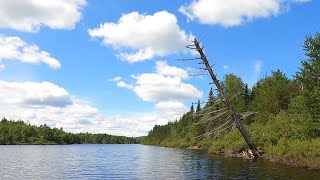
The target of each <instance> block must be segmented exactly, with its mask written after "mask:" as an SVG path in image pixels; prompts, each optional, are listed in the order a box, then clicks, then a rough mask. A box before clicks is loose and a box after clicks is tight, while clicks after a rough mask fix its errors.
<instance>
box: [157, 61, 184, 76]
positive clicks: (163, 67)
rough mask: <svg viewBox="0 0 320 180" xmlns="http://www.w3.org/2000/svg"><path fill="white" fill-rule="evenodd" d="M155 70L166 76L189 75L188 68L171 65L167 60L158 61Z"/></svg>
mask: <svg viewBox="0 0 320 180" xmlns="http://www.w3.org/2000/svg"><path fill="white" fill-rule="evenodd" d="M155 71H156V73H157V74H161V75H165V76H177V77H181V78H188V77H189V74H188V72H187V71H186V70H184V69H181V68H178V67H175V66H169V65H168V64H167V62H166V61H157V62H156V68H155Z"/></svg>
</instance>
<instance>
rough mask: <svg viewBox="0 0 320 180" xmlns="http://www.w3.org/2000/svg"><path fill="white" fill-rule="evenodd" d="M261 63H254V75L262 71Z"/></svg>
mask: <svg viewBox="0 0 320 180" xmlns="http://www.w3.org/2000/svg"><path fill="white" fill-rule="evenodd" d="M262 65H263V62H262V61H260V60H259V61H256V62H255V64H254V67H253V71H254V73H255V74H260V73H261V69H262Z"/></svg>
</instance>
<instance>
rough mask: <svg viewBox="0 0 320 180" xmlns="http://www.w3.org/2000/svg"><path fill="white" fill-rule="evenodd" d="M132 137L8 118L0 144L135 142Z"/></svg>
mask: <svg viewBox="0 0 320 180" xmlns="http://www.w3.org/2000/svg"><path fill="white" fill-rule="evenodd" d="M135 143H137V140H136V139H135V138H132V137H124V136H112V135H108V134H90V133H76V134H73V133H68V132H65V131H64V130H63V129H62V128H60V129H58V128H50V127H49V126H47V125H46V124H44V125H41V126H39V127H38V126H34V125H30V124H29V123H25V122H24V121H21V120H18V121H13V120H10V121H9V120H7V119H6V118H2V120H1V122H0V144H2V145H9V144H10V145H11V144H135Z"/></svg>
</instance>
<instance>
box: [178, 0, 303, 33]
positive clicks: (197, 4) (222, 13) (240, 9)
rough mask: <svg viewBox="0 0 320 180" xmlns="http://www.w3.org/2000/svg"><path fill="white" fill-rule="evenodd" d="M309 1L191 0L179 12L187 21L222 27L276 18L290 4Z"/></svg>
mask: <svg viewBox="0 0 320 180" xmlns="http://www.w3.org/2000/svg"><path fill="white" fill-rule="evenodd" d="M308 1H309V0H223V1H221V0H193V1H192V2H191V3H190V4H188V5H185V6H182V7H180V9H179V11H180V12H181V13H182V14H184V15H186V16H187V17H188V19H189V20H191V21H193V20H197V21H199V22H200V23H202V24H217V25H222V26H224V27H231V26H237V25H241V24H243V23H245V22H248V21H252V20H253V19H256V18H266V17H270V16H276V15H278V14H280V13H281V12H282V10H283V9H285V8H286V7H287V6H288V5H290V3H297V2H299V3H302V2H308Z"/></svg>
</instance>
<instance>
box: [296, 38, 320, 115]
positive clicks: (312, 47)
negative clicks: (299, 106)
mask: <svg viewBox="0 0 320 180" xmlns="http://www.w3.org/2000/svg"><path fill="white" fill-rule="evenodd" d="M303 48H304V51H305V55H306V56H307V57H308V59H307V60H304V61H302V68H300V71H299V72H297V75H296V78H297V80H298V81H299V83H301V89H302V92H303V96H304V97H305V100H306V102H307V103H306V105H307V107H308V109H309V110H310V112H311V114H312V115H313V117H314V119H315V120H318V121H319V119H320V103H319V102H320V33H316V35H315V36H314V37H312V36H307V37H306V40H305V42H304V46H303Z"/></svg>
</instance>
